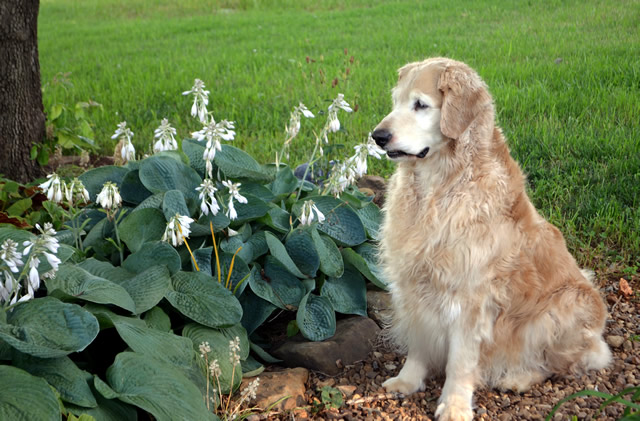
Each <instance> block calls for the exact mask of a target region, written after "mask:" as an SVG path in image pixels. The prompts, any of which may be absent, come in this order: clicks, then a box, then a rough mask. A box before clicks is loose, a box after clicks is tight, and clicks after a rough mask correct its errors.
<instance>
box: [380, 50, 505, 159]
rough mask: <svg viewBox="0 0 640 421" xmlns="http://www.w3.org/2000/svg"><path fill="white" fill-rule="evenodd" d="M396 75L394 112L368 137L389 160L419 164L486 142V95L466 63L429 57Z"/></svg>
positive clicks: (489, 111)
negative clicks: (442, 152)
mask: <svg viewBox="0 0 640 421" xmlns="http://www.w3.org/2000/svg"><path fill="white" fill-rule="evenodd" d="M398 73H399V77H398V83H397V85H396V87H395V88H394V89H393V92H392V98H393V110H392V111H391V113H389V115H387V116H386V117H385V118H384V119H383V120H382V121H381V122H380V124H378V126H377V127H376V128H375V130H374V131H373V133H372V137H373V139H374V140H375V141H376V143H377V144H378V146H380V147H382V148H383V149H385V150H386V151H387V156H388V157H389V158H390V159H392V160H398V161H407V160H419V159H423V158H427V157H430V156H434V155H436V154H437V153H438V152H439V151H440V150H442V149H443V148H445V147H447V145H448V146H449V147H455V148H457V144H462V147H463V148H466V149H474V146H473V145H471V144H472V143H473V142H474V141H478V139H486V138H487V135H488V137H489V138H490V137H491V131H492V130H493V125H494V123H493V119H494V112H493V104H492V101H491V96H490V95H489V92H488V91H487V88H486V85H485V84H484V82H483V81H482V80H481V79H480V77H479V76H478V74H477V73H476V72H475V71H473V70H472V69H471V68H470V67H468V66H467V65H466V64H464V63H460V62H457V61H454V60H450V59H446V58H431V59H427V60H425V61H423V62H417V63H410V64H407V65H405V66H404V67H402V68H401V69H400V70H399V71H398ZM469 146H471V147H470V148H469Z"/></svg>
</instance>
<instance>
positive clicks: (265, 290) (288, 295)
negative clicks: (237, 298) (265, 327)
mask: <svg viewBox="0 0 640 421" xmlns="http://www.w3.org/2000/svg"><path fill="white" fill-rule="evenodd" d="M250 278H251V281H250V285H251V290H252V291H253V292H254V293H255V294H256V295H257V296H258V297H260V298H263V299H265V300H267V301H269V302H270V303H272V304H274V305H275V306H277V307H279V308H282V309H285V310H293V309H295V308H296V307H297V306H298V304H299V303H300V300H301V299H302V297H303V296H304V294H305V293H306V290H305V287H304V285H303V284H302V282H301V281H300V280H299V279H298V278H296V277H295V276H293V275H292V274H291V273H290V272H289V271H288V270H287V269H285V267H284V266H282V264H280V263H279V262H278V261H277V260H276V259H275V258H274V257H273V256H267V257H266V259H265V265H264V273H263V272H262V271H257V270H256V271H254V273H253V274H252V276H251V277H250Z"/></svg>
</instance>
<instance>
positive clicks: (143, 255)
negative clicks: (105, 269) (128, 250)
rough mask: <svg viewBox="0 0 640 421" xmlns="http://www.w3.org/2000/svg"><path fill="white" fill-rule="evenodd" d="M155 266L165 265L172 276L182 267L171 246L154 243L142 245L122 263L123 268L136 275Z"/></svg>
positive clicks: (176, 253) (161, 242)
mask: <svg viewBox="0 0 640 421" xmlns="http://www.w3.org/2000/svg"><path fill="white" fill-rule="evenodd" d="M156 265H165V266H166V267H167V268H168V269H169V272H171V274H172V275H173V274H175V273H176V272H178V271H179V270H180V268H181V267H182V261H181V260H180V255H179V254H178V252H177V251H176V249H175V248H173V246H171V244H169V243H166V242H164V241H155V242H147V243H144V244H143V245H142V247H140V250H138V251H137V252H135V253H133V254H131V255H129V257H127V258H126V259H124V262H123V263H122V267H123V268H125V269H127V270H130V271H132V272H136V273H138V272H143V271H144V270H146V269H147V268H148V267H149V266H156Z"/></svg>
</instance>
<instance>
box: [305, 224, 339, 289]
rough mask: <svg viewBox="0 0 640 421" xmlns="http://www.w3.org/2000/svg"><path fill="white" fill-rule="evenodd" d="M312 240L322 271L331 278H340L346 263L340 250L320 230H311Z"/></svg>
mask: <svg viewBox="0 0 640 421" xmlns="http://www.w3.org/2000/svg"><path fill="white" fill-rule="evenodd" d="M311 238H312V240H313V243H314V244H315V246H316V250H317V251H318V256H319V257H320V270H321V271H322V272H323V273H324V274H326V275H329V276H333V277H336V278H339V277H340V276H342V273H343V271H344V262H343V260H342V254H340V249H338V246H336V243H334V241H333V240H332V239H331V238H329V237H327V236H326V235H323V234H320V233H319V232H318V230H315V229H314V230H311Z"/></svg>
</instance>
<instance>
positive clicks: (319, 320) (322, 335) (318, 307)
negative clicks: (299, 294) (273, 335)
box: [296, 292, 336, 341]
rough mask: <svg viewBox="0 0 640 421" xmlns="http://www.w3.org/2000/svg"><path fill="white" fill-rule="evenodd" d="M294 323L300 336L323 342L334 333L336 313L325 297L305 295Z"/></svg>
mask: <svg viewBox="0 0 640 421" xmlns="http://www.w3.org/2000/svg"><path fill="white" fill-rule="evenodd" d="M296 322H297V323H298V327H299V328H300V333H302V336H304V337H305V338H307V339H309V340H310V341H323V340H325V339H328V338H330V337H332V336H333V335H334V334H335V333H336V313H335V312H334V311H333V307H331V303H330V302H329V300H328V299H327V298H326V297H319V296H317V295H314V294H311V292H309V293H307V295H305V296H304V298H303V299H302V301H300V306H299V307H298V312H297V313H296Z"/></svg>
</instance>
